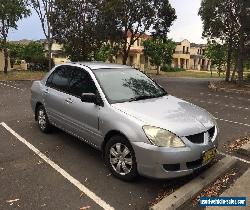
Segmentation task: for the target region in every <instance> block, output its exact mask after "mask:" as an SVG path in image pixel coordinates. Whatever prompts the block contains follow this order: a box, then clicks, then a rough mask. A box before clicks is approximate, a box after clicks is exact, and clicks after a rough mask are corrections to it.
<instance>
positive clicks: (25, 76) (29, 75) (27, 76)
mask: <svg viewBox="0 0 250 210" xmlns="http://www.w3.org/2000/svg"><path fill="white" fill-rule="evenodd" d="M46 73H47V72H44V71H9V72H8V74H7V75H5V74H4V73H3V72H0V80H40V79H41V78H42V77H43V76H44V75H45V74H46Z"/></svg>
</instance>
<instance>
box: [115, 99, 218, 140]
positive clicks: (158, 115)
mask: <svg viewBox="0 0 250 210" xmlns="http://www.w3.org/2000/svg"><path fill="white" fill-rule="evenodd" d="M112 107H114V108H115V109H117V110H120V111H121V112H123V113H125V114H127V115H130V116H133V117H134V118H136V119H138V120H140V121H142V122H143V123H144V124H145V125H151V126H157V127H160V128H164V129H167V130H169V131H171V132H173V133H175V134H176V135H178V136H189V135H193V134H197V133H201V132H205V131H207V130H208V129H209V128H211V127H212V126H214V120H213V118H212V116H211V115H210V114H209V113H208V112H207V111H206V110H204V109H202V108H200V107H198V106H196V105H193V104H191V103H189V102H186V101H184V100H181V99H178V98H176V97H174V96H171V95H167V96H164V97H160V98H153V99H146V100H140V101H132V102H125V103H116V104H112Z"/></svg>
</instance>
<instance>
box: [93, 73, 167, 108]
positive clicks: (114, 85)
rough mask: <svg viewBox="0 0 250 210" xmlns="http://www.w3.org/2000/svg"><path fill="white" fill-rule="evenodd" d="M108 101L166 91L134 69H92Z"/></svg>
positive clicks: (117, 101) (130, 99)
mask: <svg viewBox="0 0 250 210" xmlns="http://www.w3.org/2000/svg"><path fill="white" fill-rule="evenodd" d="M93 72H94V74H95V76H96V78H97V80H98V82H99V84H100V85H101V88H102V90H103V92H104V94H105V96H106V98H107V100H108V101H109V103H121V102H127V101H138V100H143V99H149V98H157V97H162V96H164V95H166V94H167V93H166V91H165V90H164V89H163V88H161V87H160V86H159V85H157V84H156V83H155V82H154V81H153V80H151V79H150V78H148V77H147V76H146V75H145V74H143V73H142V72H140V71H138V70H135V69H98V70H94V71H93Z"/></svg>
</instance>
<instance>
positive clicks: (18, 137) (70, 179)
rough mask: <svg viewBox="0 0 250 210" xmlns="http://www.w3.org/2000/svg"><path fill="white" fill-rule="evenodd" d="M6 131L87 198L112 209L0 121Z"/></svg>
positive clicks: (104, 207) (108, 209)
mask: <svg viewBox="0 0 250 210" xmlns="http://www.w3.org/2000/svg"><path fill="white" fill-rule="evenodd" d="M0 125H2V126H3V127H4V128H5V129H6V130H7V131H9V132H10V133H11V134H12V135H13V136H15V137H16V138H17V139H18V140H19V141H21V142H22V143H24V144H25V145H26V146H27V147H28V148H29V149H30V150H32V151H33V152H34V153H35V154H37V155H38V156H39V157H40V158H42V159H43V160H44V161H45V162H46V163H48V164H49V165H50V166H51V167H52V168H54V169H55V170H56V171H57V172H58V173H59V174H61V175H62V176H63V177H64V178H66V179H67V180H68V181H69V182H70V183H72V184H73V185H75V186H76V187H77V188H78V189H79V190H81V191H82V192H83V193H85V194H86V195H87V196H88V197H89V198H91V199H92V200H93V201H94V202H95V203H96V204H98V205H99V206H101V207H102V208H103V209H105V210H114V208H113V207H111V206H110V205H109V204H107V203H106V202H105V201H103V200H102V199H101V198H100V197H98V196H97V195H96V194H95V193H94V192H92V191H90V190H89V189H88V188H87V187H85V186H84V185H83V184H81V183H80V182H79V181H78V180H76V179H75V178H74V177H72V176H71V175H70V174H69V173H67V172H66V171H65V170H64V169H62V168H61V167H60V166H59V165H57V164H56V163H55V162H53V161H52V160H50V159H49V158H48V157H47V156H46V155H44V154H43V153H42V152H40V151H39V150H38V149H37V148H36V147H34V146H33V145H32V144H31V143H29V142H28V141H26V140H25V139H24V138H23V137H21V136H20V135H19V134H17V133H16V132H15V131H14V130H12V129H11V128H10V127H9V126H8V125H6V124H5V123H4V122H2V123H0Z"/></svg>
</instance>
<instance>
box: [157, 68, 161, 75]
mask: <svg viewBox="0 0 250 210" xmlns="http://www.w3.org/2000/svg"><path fill="white" fill-rule="evenodd" d="M160 71H161V66H157V75H159V74H160Z"/></svg>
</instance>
